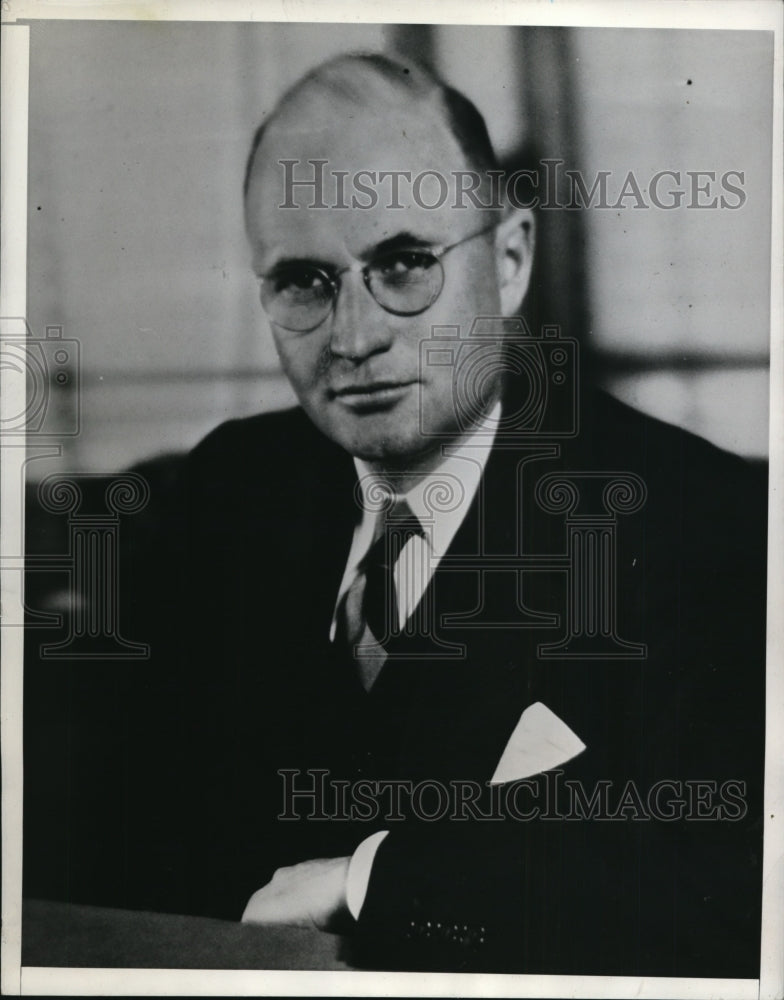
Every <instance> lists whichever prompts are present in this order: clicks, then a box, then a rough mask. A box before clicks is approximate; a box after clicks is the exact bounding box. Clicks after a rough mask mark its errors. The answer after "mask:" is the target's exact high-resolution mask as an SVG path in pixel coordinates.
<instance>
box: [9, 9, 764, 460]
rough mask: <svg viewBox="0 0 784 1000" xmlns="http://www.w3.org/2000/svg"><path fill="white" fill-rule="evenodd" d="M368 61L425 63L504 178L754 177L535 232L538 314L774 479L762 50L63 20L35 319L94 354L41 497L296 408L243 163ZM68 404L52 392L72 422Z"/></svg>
mask: <svg viewBox="0 0 784 1000" xmlns="http://www.w3.org/2000/svg"><path fill="white" fill-rule="evenodd" d="M354 49H383V50H391V51H398V52H403V53H406V54H409V55H413V56H414V57H416V58H418V59H420V60H421V61H423V62H425V63H429V64H430V65H432V66H433V67H435V68H436V69H437V70H438V71H439V72H440V73H441V74H442V75H443V76H444V77H446V79H447V80H448V81H449V82H451V83H453V84H454V85H456V86H457V87H459V88H461V89H462V90H464V91H465V92H466V93H467V94H468V95H469V96H470V97H471V98H472V99H473V100H474V101H475V103H476V104H477V105H478V107H479V109H480V110H481V111H482V112H483V113H484V114H485V116H486V118H487V121H488V125H489V130H490V133H491V137H492V138H493V140H494V143H495V145H496V147H497V150H498V153H499V156H500V157H501V159H502V160H503V162H504V163H505V164H507V165H510V166H520V165H536V163H537V162H539V161H541V159H542V158H545V157H550V158H558V159H560V160H563V161H564V164H563V167H564V169H579V170H580V171H581V172H582V174H583V176H584V177H585V178H586V179H587V180H588V183H589V186H590V183H591V182H592V179H593V178H595V177H596V175H597V174H598V173H599V172H600V171H610V172H611V175H610V178H609V181H608V188H609V191H610V192H611V194H610V200H611V202H614V201H615V200H616V199H617V197H618V193H619V190H620V187H621V184H622V182H623V179H624V178H625V177H626V175H627V174H628V172H629V171H634V173H635V176H636V177H637V178H638V179H639V184H640V188H641V189H642V193H643V195H644V197H645V198H647V197H648V192H647V188H646V185H647V182H648V180H649V179H650V178H651V177H652V176H653V175H654V174H655V173H656V172H657V171H661V170H667V169H669V170H674V171H681V172H682V173H684V172H685V171H687V170H702V171H714V172H716V175H717V177H720V176H721V175H722V174H723V173H724V172H725V171H728V170H738V171H743V173H744V178H745V179H744V184H743V188H744V192H745V203H744V204H743V205H742V207H740V208H738V209H736V210H727V209H725V210H718V209H713V210H700V209H694V208H688V207H686V206H685V205H682V206H681V207H680V208H676V209H674V210H671V211H665V210H661V209H656V208H655V207H654V208H649V209H637V208H634V207H633V205H634V204H635V198H634V197H630V198H628V199H626V200H625V202H624V205H623V207H622V208H620V209H617V210H613V209H607V208H605V209H601V208H596V207H594V208H591V209H588V210H584V211H541V212H539V219H538V226H539V240H538V259H537V264H536V271H535V275H534V287H533V289H532V292H531V294H530V296H529V302H528V303H527V311H528V314H529V318H530V320H531V322H532V323H533V324H535V325H536V324H539V323H541V322H544V323H548V324H558V325H560V326H561V328H562V331H563V333H564V334H565V335H569V336H577V337H579V338H580V339H581V340H582V343H583V345H584V348H585V352H586V354H587V355H588V354H589V355H590V357H591V359H592V366H593V368H594V370H595V374H596V377H597V378H598V379H599V380H600V381H601V382H602V383H603V384H605V385H606V386H607V387H608V388H609V389H610V391H612V392H613V393H614V394H616V395H617V396H619V397H620V398H623V399H624V400H627V401H629V402H631V403H633V404H634V405H637V406H638V407H639V408H641V409H644V410H646V411H648V412H650V413H653V414H655V415H657V416H660V417H662V418H664V419H667V420H669V421H671V422H674V423H678V424H680V425H682V426H684V427H687V428H689V429H691V430H693V431H696V432H697V433H699V434H702V435H703V436H705V437H707V438H709V439H710V440H712V441H714V442H716V443H718V444H719V445H721V446H722V447H725V448H729V449H731V450H734V451H737V452H739V453H741V454H744V455H747V456H750V457H755V458H762V457H764V455H765V453H766V450H767V437H768V429H767V424H768V389H767V387H768V372H767V360H768V338H769V326H770V320H769V242H770V183H771V177H770V148H771V102H772V91H771V69H772V40H771V38H770V37H769V36H767V35H766V34H763V33H744V32H698V31H675V30H671V31H658V30H657V31H653V30H633V29H629V30H617V29H613V30H609V29H550V28H505V27H488V28H471V29H466V28H461V27H451V26H439V27H427V26H424V27H422V26H392V25H351V26H347V25H328V24H321V25H318V26H310V25H297V24H294V25H285V24H276V25H258V24H185V23H181V24H177V23H154V24H153V23H123V22H115V23H112V22H103V23H101V22H63V21H61V22H35V23H34V24H33V25H32V28H31V74H30V148H29V163H30V178H29V230H28V240H29V251H28V253H29V261H28V317H27V318H28V321H29V323H30V325H31V327H32V329H33V331H34V333H35V334H36V335H37V336H41V337H43V336H44V335H45V331H46V328H47V327H48V326H55V327H62V336H63V337H64V338H73V339H75V340H77V341H78V342H79V345H80V383H79V400H78V403H79V407H80V411H81V422H80V433H79V434H78V435H76V436H74V437H72V438H69V439H64V441H65V444H64V448H63V453H62V455H61V456H60V458H58V459H56V460H54V459H52V460H50V459H38V460H35V461H33V462H31V464H30V472H31V477H32V478H33V479H36V478H40V477H41V476H43V475H45V474H47V473H49V472H51V471H55V470H58V469H61V470H63V471H112V470H116V469H120V468H124V467H127V466H129V465H131V464H133V463H135V462H137V461H139V460H141V459H145V458H149V457H152V456H154V455H157V454H162V453H166V452H172V451H180V450H182V449H187V448H189V447H191V446H192V445H194V444H195V443H196V442H197V441H198V440H199V439H200V438H201V437H202V436H203V435H204V434H205V433H206V432H207V431H208V430H210V429H211V428H212V427H213V426H215V425H216V424H217V423H219V422H220V421H222V420H224V419H226V418H228V417H232V416H237V415H245V414H250V413H255V412H258V411H260V410H264V409H270V408H278V407H282V406H286V405H289V404H290V403H291V402H292V401H293V399H292V395H291V393H290V391H289V389H288V387H287V385H286V383H285V380H284V379H283V378H282V376H281V375H280V372H279V369H278V366H277V361H276V357H275V353H274V350H273V347H272V342H271V338H270V335H269V331H268V330H267V328H266V324H265V320H264V317H263V314H262V312H261V309H260V307H259V305H258V302H257V297H256V295H257V292H256V284H255V281H254V280H253V277H252V275H251V273H250V269H249V261H248V253H247V249H246V246H245V241H244V234H243V220H242V202H241V193H240V192H241V182H242V176H243V170H244V165H245V158H246V154H247V149H248V144H249V141H250V137H251V135H252V132H253V130H254V128H255V127H256V125H257V124H258V122H259V121H260V120H261V118H262V117H263V115H264V114H265V112H266V111H268V110H269V109H270V108H271V107H272V106H273V105H274V103H275V101H276V99H277V97H278V96H279V94H280V93H281V91H282V90H283V89H284V88H285V87H287V86H288V85H289V84H290V83H292V82H293V81H294V80H295V79H296V78H297V77H298V76H300V75H301V73H302V72H304V71H305V70H307V69H308V68H310V67H311V66H312V65H314V64H316V63H318V62H320V61H322V60H323V59H325V58H327V57H329V56H331V55H333V54H336V53H338V52H341V51H347V50H354ZM683 182H684V183H683V184H682V186H684V185H687V180H686V178H685V177H684V178H683ZM736 183H737V181H736ZM672 186H674V185H670V187H672ZM714 188H716V186H715V185H714ZM716 191H718V188H716ZM718 193H721V192H718ZM706 197H707V196H706ZM566 199H567V201H568V194H567V195H566ZM737 200H738V199H737V198H735V199H734V200H733V203H735V202H737ZM70 384H71V385H74V384H76V383H75V382H73V381H72V382H71V383H70ZM69 391H70V390H68V389H60V388H58V386H57V385H55V384H54V383H53V384H52V386H51V392H52V398H53V401H54V402H55V403H56V404H57V405H58V406H60V407H61V408H62V409H63V411H65V410H68V409H69V408H71V409H72V408H73V407H74V406H75V403H76V399H75V398H73V396H71V397H69V398H63V394H64V393H65V394H67V393H68V392H69ZM58 393H59V394H60V396H59V397H58Z"/></svg>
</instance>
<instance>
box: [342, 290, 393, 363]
mask: <svg viewBox="0 0 784 1000" xmlns="http://www.w3.org/2000/svg"><path fill="white" fill-rule="evenodd" d="M388 319H389V314H388V313H387V312H385V311H384V310H383V309H382V308H381V306H380V305H379V304H378V303H377V302H376V300H375V299H374V298H373V296H372V295H371V294H370V292H369V291H368V289H367V288H366V287H365V282H364V280H363V278H362V275H361V273H358V272H346V273H345V274H343V275H342V278H341V284H340V289H339V291H338V295H337V301H336V302H335V306H334V309H333V314H332V331H331V333H330V342H329V348H330V351H331V352H332V354H333V355H334V356H335V357H338V358H346V359H347V360H350V361H353V362H355V363H357V362H360V361H364V360H365V358H368V357H370V356H371V355H373V354H379V353H381V352H383V351H386V350H388V348H389V346H390V344H391V342H392V331H391V330H390V329H389V324H388Z"/></svg>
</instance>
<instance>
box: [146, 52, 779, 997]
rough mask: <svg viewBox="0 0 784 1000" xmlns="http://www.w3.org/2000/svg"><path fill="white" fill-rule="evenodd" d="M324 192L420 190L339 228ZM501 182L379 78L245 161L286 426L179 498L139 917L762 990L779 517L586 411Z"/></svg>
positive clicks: (415, 83)
mask: <svg viewBox="0 0 784 1000" xmlns="http://www.w3.org/2000/svg"><path fill="white" fill-rule="evenodd" d="M313 161H316V162H317V163H322V164H326V166H327V174H326V176H328V178H330V179H334V183H335V184H337V183H342V181H340V180H339V179H340V178H343V179H345V178H353V177H355V176H356V175H357V173H358V171H360V170H365V171H370V172H372V173H371V175H372V176H374V177H376V178H380V177H381V175H382V174H384V173H385V172H386V173H387V174H388V175H389V174H391V173H393V172H403V173H398V176H399V177H400V178H402V179H404V178H405V176H407V175H410V176H411V177H412V178H414V177H423V176H427V177H429V178H430V179H431V180H432V181H433V184H434V185H435V186H434V187H431V188H428V187H427V186H425V185H424V184H423V185H422V186H420V188H419V190H418V192H417V191H416V190H415V189H414V188H413V187H412V186H406V185H404V184H402V183H401V185H400V187H399V188H398V189H397V191H396V192H395V194H394V197H392V198H390V197H389V195H388V193H386V194H385V196H384V197H379V198H376V199H375V200H374V199H372V198H369V199H367V200H366V201H363V202H361V203H360V205H367V207H360V205H355V206H354V207H352V203H351V201H350V200H349V203H348V207H347V208H341V207H336V205H337V204H338V203H339V202H340V203H342V202H343V198H342V197H341V195H340V191H339V190H338V188H337V187H335V188H334V189H330V188H328V187H325V188H324V189H323V190H320V191H318V192H317V191H316V190H315V188H314V186H313V185H312V184H307V183H301V181H302V178H303V176H306V177H307V176H309V177H311V178H312V177H313V173H312V171H311V172H310V173H307V172H308V171H310V169H311V167H312V163H313ZM292 164H294V165H296V167H297V171H299V170H302V171H303V173H302V174H300V173H298V172H295V171H293V170H292ZM495 167H496V164H495V160H494V156H493V152H492V148H491V146H490V142H489V139H488V137H487V132H486V130H485V127H484V123H483V122H482V119H481V117H480V116H479V115H478V113H477V112H476V110H475V109H474V108H473V106H472V105H470V103H469V102H468V101H466V99H465V98H463V97H462V96H461V95H459V94H457V93H456V92H454V91H451V90H449V89H448V88H446V87H445V86H444V85H443V84H442V83H441V82H439V81H438V80H436V79H434V78H433V77H432V76H431V75H430V74H428V73H426V72H424V71H422V70H420V69H418V68H416V67H415V66H412V65H408V64H405V65H404V64H403V63H398V62H395V61H393V60H390V59H387V58H385V57H381V56H345V57H341V58H339V59H337V60H334V61H332V62H330V63H327V64H326V65H324V66H322V67H320V68H318V69H317V70H315V71H313V72H312V73H311V74H309V76H307V77H306V78H305V79H304V80H302V81H300V82H299V83H298V84H297V85H296V86H295V87H294V88H293V89H292V90H291V91H289V93H287V94H286V95H285V96H284V98H283V99H282V100H281V102H280V103H279V105H278V107H277V108H276V109H275V111H274V112H273V113H272V114H271V115H270V116H269V117H268V119H267V120H266V122H265V124H264V126H263V128H262V129H261V130H260V132H259V134H258V135H257V138H256V142H255V143H254V147H253V150H252V152H251V157H250V161H249V164H248V172H247V178H246V191H245V213H246V215H245V217H246V228H247V233H248V237H249V242H250V247H251V253H252V263H253V268H254V270H255V272H256V274H257V276H258V278H259V280H260V295H261V302H262V305H263V307H264V309H265V310H266V313H267V316H268V318H269V321H270V326H271V329H272V333H273V337H274V339H275V344H276V347H277V351H278V354H279V357H280V360H281V364H282V366H283V369H284V371H285V373H286V375H287V376H288V378H289V380H290V382H291V384H292V386H293V388H294V390H295V392H296V394H297V397H298V399H299V403H300V408H298V409H296V410H294V411H291V412H286V413H278V414H270V415H267V416H262V417H258V418H253V419H251V420H247V421H235V422H231V423H229V424H226V425H224V426H223V427H221V428H219V429H218V430H217V431H215V432H214V433H213V434H212V435H210V436H209V437H208V438H207V439H206V440H205V441H204V442H203V443H202V444H201V445H200V446H199V447H198V448H197V449H196V450H195V451H194V453H193V454H192V455H191V456H190V457H189V459H188V461H187V463H186V466H185V469H184V471H183V475H182V478H181V483H180V487H179V492H178V493H177V494H176V495H175V497H174V498H173V499H172V501H171V518H170V520H169V521H167V527H166V529H165V532H164V535H165V536H166V542H167V544H168V546H169V548H170V554H169V557H168V559H167V562H166V566H167V570H166V572H163V573H161V574H160V578H159V580H158V581H157V583H158V584H159V586H158V587H157V588H154V587H152V586H150V587H149V591H148V593H147V595H146V596H147V598H149V602H150V603H151V604H154V605H157V610H158V612H160V611H161V610H163V612H164V614H163V615H162V616H161V617H162V620H163V625H162V628H161V632H160V636H159V639H158V642H157V646H156V649H157V654H158V655H157V659H156V661H155V662H156V673H155V674H154V675H153V674H151V675H150V684H149V687H147V688H145V695H144V697H145V698H147V697H148V696H149V697H150V700H151V703H152V708H153V709H154V711H155V712H157V715H158V717H159V718H160V719H162V722H163V724H162V725H161V726H160V731H159V733H158V736H157V737H156V735H155V729H154V727H152V726H148V725H147V724H146V723H143V724H141V731H140V738H141V737H143V739H144V741H145V742H146V745H147V749H148V751H149V753H148V756H149V759H150V760H151V761H152V763H151V765H150V767H149V769H148V770H145V769H144V766H143V763H141V764H140V767H139V773H140V774H141V775H142V777H141V778H140V779H136V780H138V782H139V784H138V785H134V784H133V783H132V782H131V784H130V785H129V788H130V791H129V792H128V802H130V803H136V802H141V803H144V805H143V812H142V807H139V809H138V810H137V809H135V808H134V806H133V805H131V806H130V807H129V812H130V813H132V814H135V813H138V814H140V815H141V816H142V818H141V819H139V816H138V815H136V821H137V822H138V830H137V834H136V836H135V837H134V838H132V839H133V842H132V843H131V845H130V851H131V852H132V853H133V852H138V853H139V856H140V857H143V858H144V863H143V864H139V865H138V869H137V870H138V871H139V872H141V873H143V874H141V875H140V876H139V878H138V879H137V880H136V884H135V885H134V886H132V887H131V890H139V892H138V895H137V896H134V891H131V890H129V892H128V897H127V898H131V899H135V900H136V902H137V905H146V906H155V907H158V908H162V909H170V910H174V911H179V912H194V913H205V914H210V915H215V916H223V917H228V918H231V919H240V918H242V919H243V920H245V921H246V922H248V923H257V924H266V923H294V924H304V925H315V926H317V927H319V928H322V929H324V930H327V931H329V930H337V931H345V932H347V933H348V934H349V935H351V939H352V940H353V942H354V947H355V954H354V961H355V962H356V963H357V964H360V965H362V964H366V965H369V966H375V967H386V968H392V967H400V968H404V969H405V968H430V969H448V970H449V969H451V970H474V969H485V970H489V971H509V970H513V971H524V972H533V973H549V972H552V973H589V974H590V973H593V974H658V975H710V976H733V975H739V976H744V977H753V976H755V975H756V974H757V971H756V970H757V968H758V966H757V962H758V932H759V930H758V929H759V896H760V877H759V872H760V861H761V826H760V823H761V760H762V737H763V687H762V676H763V664H764V509H763V508H762V506H761V503H758V502H757V498H756V494H755V492H754V487H753V484H752V481H751V478H750V476H749V473H748V471H747V470H746V468H745V466H744V463H742V462H741V461H740V460H738V459H735V458H733V457H731V456H729V455H725V454H723V453H721V452H719V451H718V450H717V449H715V448H713V447H712V446H710V445H708V444H706V443H705V442H702V441H700V440H698V439H696V438H693V437H692V436H690V435H687V434H684V433H683V432H681V431H678V430H676V429H674V428H671V427H668V426H666V425H663V424H660V423H658V422H656V421H652V420H649V419H647V418H644V417H642V416H641V415H640V414H637V413H635V412H633V411H631V410H629V409H628V408H626V407H624V406H622V405H620V404H618V403H616V402H614V401H612V400H610V399H608V398H607V397H604V396H602V395H600V394H595V393H592V392H590V391H588V390H586V391H585V392H584V393H583V398H582V405H581V407H580V409H579V411H578V410H577V409H576V408H575V409H574V412H571V411H570V406H572V405H573V403H574V399H575V396H574V394H573V393H572V394H570V393H569V392H566V393H561V394H560V395H559V387H560V386H563V385H564V384H567V386H570V385H572V382H570V379H573V378H574V367H573V365H574V355H572V354H569V352H568V350H566V349H565V348H564V346H563V345H564V344H566V343H567V341H568V338H563V339H562V341H559V342H558V344H557V346H558V348H559V350H560V351H561V353H560V355H559V354H558V353H557V351H556V350H555V349H553V350H550V347H551V346H552V345H548V344H546V343H545V342H544V341H541V340H538V339H537V338H533V337H532V336H531V335H530V334H529V333H528V332H527V331H526V330H525V329H524V328H522V327H521V326H520V323H519V321H516V320H515V317H517V315H518V312H519V309H520V307H521V303H522V301H523V299H524V297H525V294H526V291H527V289H528V283H529V279H530V275H531V264H532V256H533V249H534V220H533V218H532V215H531V213H530V212H529V211H527V210H524V209H513V208H511V207H510V206H508V205H505V204H501V205H498V204H496V203H495V202H494V201H493V200H492V199H490V198H488V197H485V196H486V195H487V193H488V190H489V185H490V178H491V175H490V174H489V173H488V171H492V170H493V169H495ZM435 172H438V173H440V175H441V177H443V178H444V179H445V180H444V183H445V184H446V185H447V192H446V193H447V196H446V197H443V198H442V197H441V195H442V194H443V190H442V188H441V187H440V184H441V182H439V181H437V180H436V179H435V177H434V174H435ZM467 174H469V175H472V176H475V177H477V178H479V185H478V187H477V188H476V191H477V192H478V193H480V194H481V195H482V196H483V197H482V198H479V197H477V198H476V199H470V198H468V199H466V198H463V197H461V194H460V188H461V185H463V184H464V181H463V180H461V177H463V178H464V177H465V176H466V175H467ZM371 175H366V176H371ZM330 183H332V180H330ZM387 190H388V189H387ZM314 201H315V202H316V203H321V202H323V203H324V204H325V205H326V207H313V205H314ZM390 202H391V203H390ZM283 204H287V205H288V206H289V207H287V208H281V207H280V206H281V205H283ZM488 204H490V205H491V207H490V208H485V207H483V206H484V205H488ZM456 205H458V206H460V207H456ZM431 348H432V351H431ZM559 365H560V366H561V367H560V368H558V366H559ZM515 369H516V370H517V374H518V377H517V379H516V380H515V379H510V378H508V373H509V372H510V371H514V370H515ZM556 369H558V370H556ZM559 372H563V373H564V375H563V377H561V375H560V374H559ZM526 379H527V381H526ZM537 379H539V381H537ZM564 380H565V381H564ZM532 386H533V387H534V388H531V387H532ZM536 386H539V389H538V390H536V391H537V392H538V395H536V392H534V389H535V388H536ZM570 420H571V421H572V423H570ZM572 431H574V433H571V432H572ZM577 431H579V433H577ZM627 512H628V516H625V515H626V513H627ZM586 525H588V527H587V528H586ZM583 545H585V546H586V547H585V548H584V549H583V548H580V546H583ZM581 560H582V561H581ZM586 567H587V568H586ZM581 615H584V618H580V616H581ZM578 619H579V620H578ZM147 708H148V709H150V706H147ZM150 711H152V709H150ZM145 717H147V718H149V712H148V714H147V715H146V716H145ZM140 760H141V758H140ZM153 779H155V780H157V781H158V783H159V787H158V792H157V795H156V794H155V793H153V792H150V789H149V787H148V785H149V784H150V782H152V781H153ZM559 782H560V786H559ZM565 783H566V784H565ZM559 787H560V789H561V791H560V792H559V790H558V789H559ZM564 789H566V790H567V791H568V796H567V799H566V800H563V801H562V799H561V798H559V797H558V796H559V795H562V794H563V793H564ZM371 793H372V794H371ZM443 796H447V797H448V799H449V801H448V803H447V808H441V805H442V798H443ZM129 870H130V869H129ZM130 881H131V878H130V876H129V882H130Z"/></svg>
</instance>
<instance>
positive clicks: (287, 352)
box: [275, 336, 325, 391]
mask: <svg viewBox="0 0 784 1000" xmlns="http://www.w3.org/2000/svg"><path fill="white" fill-rule="evenodd" d="M275 344H276V347H277V349H278V357H279V358H280V363H281V365H282V367H283V371H284V373H285V374H286V376H287V377H288V379H289V381H290V382H291V384H292V386H293V387H294V388H295V389H297V390H304V391H306V390H308V389H310V388H312V387H313V386H314V385H315V383H316V382H317V381H318V379H319V376H320V374H321V372H322V371H323V368H324V358H325V349H324V345H323V344H322V342H321V338H317V337H313V336H311V337H296V336H294V337H293V338H291V337H288V338H285V339H284V338H283V337H276V338H275Z"/></svg>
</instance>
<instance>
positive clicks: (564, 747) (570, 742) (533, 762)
mask: <svg viewBox="0 0 784 1000" xmlns="http://www.w3.org/2000/svg"><path fill="white" fill-rule="evenodd" d="M583 750H585V744H584V743H583V741H582V740H581V739H580V738H579V737H578V736H576V735H575V734H574V733H573V732H572V730H571V729H570V728H569V727H568V726H567V725H566V723H565V722H563V721H562V720H561V719H559V718H558V716H557V715H556V714H555V712H551V711H550V709H549V708H548V707H547V706H546V705H543V704H542V702H541V701H537V702H535V703H534V704H533V705H529V706H528V708H527V709H526V710H525V711H524V712H523V714H522V715H521V716H520V721H519V722H518V723H517V725H516V726H515V728H514V732H513V733H512V735H511V736H510V737H509V742H508V743H507V744H506V747H505V749H504V752H503V753H502V754H501V759H500V760H499V762H498V766H497V767H496V769H495V773H494V774H493V777H492V778H491V779H490V784H491V785H500V784H502V783H503V782H505V781H520V780H521V779H522V778H530V777H531V776H532V775H534V774H540V773H541V772H542V771H549V770H550V769H551V768H553V767H558V766H559V765H560V764H565V763H566V762H567V761H568V760H571V759H572V758H573V757H576V756H577V755H578V754H579V753H582V752H583Z"/></svg>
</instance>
